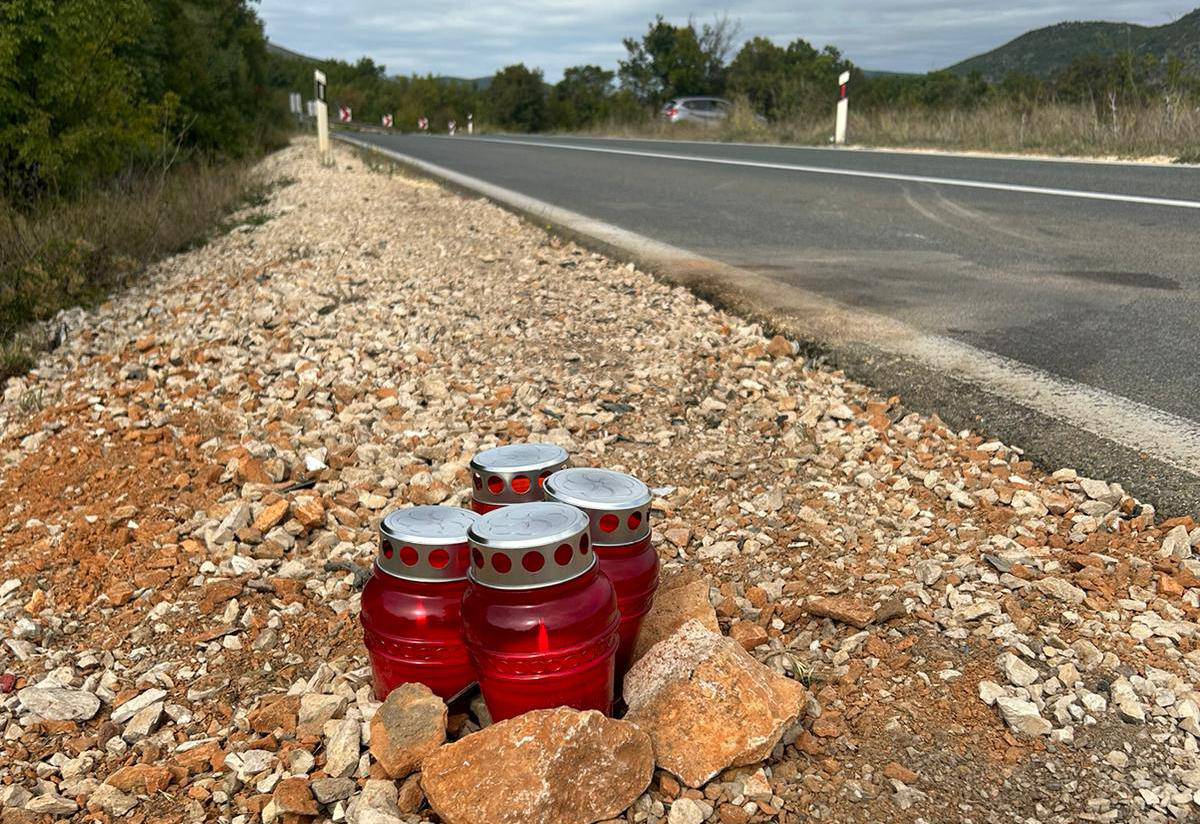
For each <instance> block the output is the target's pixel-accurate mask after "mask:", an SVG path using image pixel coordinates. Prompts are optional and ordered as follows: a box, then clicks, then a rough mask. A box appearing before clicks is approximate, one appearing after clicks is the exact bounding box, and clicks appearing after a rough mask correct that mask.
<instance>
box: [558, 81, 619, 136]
mask: <svg viewBox="0 0 1200 824" xmlns="http://www.w3.org/2000/svg"><path fill="white" fill-rule="evenodd" d="M613 76H614V75H613V73H612V72H611V71H608V70H607V69H602V68H600V67H599V66H571V67H569V68H567V69H566V70H565V71H563V78H562V80H560V81H558V83H556V84H555V85H554V91H553V93H552V94H551V99H550V110H551V120H552V121H553V122H554V124H555V125H556V126H561V127H564V128H576V127H578V126H589V125H592V124H594V123H596V122H597V121H599V120H600V119H601V118H602V117H603V116H604V115H606V114H607V113H608V103H609V99H610V98H611V96H612V93H613Z"/></svg>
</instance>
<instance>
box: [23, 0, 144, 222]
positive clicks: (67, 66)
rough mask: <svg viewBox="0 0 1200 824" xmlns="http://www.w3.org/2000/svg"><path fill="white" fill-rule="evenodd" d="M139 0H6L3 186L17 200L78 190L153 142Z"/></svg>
mask: <svg viewBox="0 0 1200 824" xmlns="http://www.w3.org/2000/svg"><path fill="white" fill-rule="evenodd" d="M148 21H149V10H148V8H147V7H146V4H145V3H144V2H142V0H8V2H5V3H3V4H0V187H2V189H3V194H4V195H5V196H6V197H8V198H10V199H13V200H16V201H18V202H22V201H28V200H29V199H31V198H34V197H37V196H40V195H41V194H44V193H47V192H62V193H68V194H69V193H73V192H76V191H78V190H80V189H82V188H83V187H84V186H86V185H87V184H88V183H90V182H91V181H92V180H94V179H97V178H101V177H107V176H111V175H114V174H116V173H117V172H118V171H120V170H121V169H122V168H123V167H125V166H126V165H128V164H129V163H130V162H133V161H135V160H139V159H144V158H145V157H147V156H148V155H149V154H150V153H151V151H152V150H153V146H154V142H155V126H156V123H157V120H158V118H159V115H160V110H159V107H158V106H156V105H152V106H143V105H139V104H140V103H141V100H140V91H141V89H140V77H139V75H138V72H137V71H136V70H135V68H134V65H133V62H132V61H131V60H130V59H129V56H128V49H129V48H130V47H131V46H132V45H133V44H134V43H135V42H136V40H137V37H138V35H139V32H141V31H143V30H144V27H145V26H146V25H147V23H148Z"/></svg>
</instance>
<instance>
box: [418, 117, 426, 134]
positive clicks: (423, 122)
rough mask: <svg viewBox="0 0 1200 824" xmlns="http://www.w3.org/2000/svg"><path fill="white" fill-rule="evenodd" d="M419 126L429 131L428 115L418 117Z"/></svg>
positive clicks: (424, 130)
mask: <svg viewBox="0 0 1200 824" xmlns="http://www.w3.org/2000/svg"><path fill="white" fill-rule="evenodd" d="M417 128H418V129H420V130H421V131H423V132H427V131H429V118H428V117H418V118H417Z"/></svg>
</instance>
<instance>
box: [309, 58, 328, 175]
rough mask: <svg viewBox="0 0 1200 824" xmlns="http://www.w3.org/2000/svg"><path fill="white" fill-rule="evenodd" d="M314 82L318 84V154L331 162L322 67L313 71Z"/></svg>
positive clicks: (323, 159)
mask: <svg viewBox="0 0 1200 824" xmlns="http://www.w3.org/2000/svg"><path fill="white" fill-rule="evenodd" d="M313 82H314V84H315V85H316V92H317V93H316V98H317V99H316V100H315V101H314V102H315V103H316V106H315V108H316V110H317V155H318V156H319V157H320V158H321V162H322V163H326V164H327V163H329V161H330V157H329V107H328V106H326V105H325V72H323V71H321V70H320V69H316V70H314V71H313Z"/></svg>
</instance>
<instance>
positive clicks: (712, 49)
mask: <svg viewBox="0 0 1200 824" xmlns="http://www.w3.org/2000/svg"><path fill="white" fill-rule="evenodd" d="M739 28H740V27H739V26H738V24H737V23H735V22H732V21H730V20H729V18H728V17H725V18H718V19H717V20H715V21H714V22H713V23H711V24H705V25H704V26H703V28H701V29H700V30H699V31H697V30H696V26H695V23H693V22H692V21H689V22H688V24H687V25H686V26H676V25H673V24H671V23H668V22H667V21H666V20H665V19H663V16H662V15H661V14H660V15H659V16H658V17H656V18H655V20H654V22H653V23H651V24H650V26H649V29H648V30H647V32H646V34H644V35H643V36H642V38H641V39H640V40H638V39H635V38H632V37H627V38H625V40H624V41H623V42H624V44H625V50H626V52H628V56H627V58H626V59H625V60H621V61H620V62H619V72H618V74H619V76H620V78H621V86H622V87H623V88H625V89H627V90H628V91H630V92H631V93H632V94H633V95H634V96H635V97H636V98H637V99H638V100H640V101H641V102H642V103H643V104H646V105H650V106H658V105H660V104H661V103H663V102H665V101H666V100H669V99H671V98H672V97H679V96H683V95H709V94H720V93H722V92H723V91H724V88H725V60H726V58H727V57H728V56H729V50H730V47H731V46H732V43H733V40H734V39H735V38H736V37H737V32H738V30H739Z"/></svg>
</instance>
